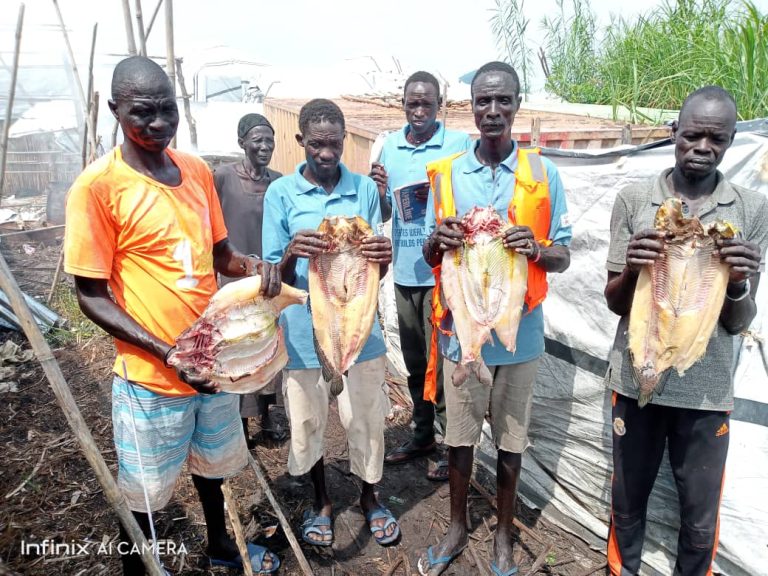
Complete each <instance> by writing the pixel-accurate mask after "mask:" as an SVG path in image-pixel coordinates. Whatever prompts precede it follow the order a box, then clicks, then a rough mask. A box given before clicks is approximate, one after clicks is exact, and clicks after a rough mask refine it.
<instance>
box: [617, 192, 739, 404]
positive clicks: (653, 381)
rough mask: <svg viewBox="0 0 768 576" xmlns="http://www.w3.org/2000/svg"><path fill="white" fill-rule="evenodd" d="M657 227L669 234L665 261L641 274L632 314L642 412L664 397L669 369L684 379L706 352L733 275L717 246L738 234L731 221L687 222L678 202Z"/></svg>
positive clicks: (667, 206) (665, 207) (670, 203)
mask: <svg viewBox="0 0 768 576" xmlns="http://www.w3.org/2000/svg"><path fill="white" fill-rule="evenodd" d="M655 228H656V229H657V230H660V231H662V232H664V233H665V234H666V238H665V242H664V256H663V257H662V258H661V259H659V260H656V261H655V262H654V263H653V264H652V265H649V266H645V267H644V268H643V269H642V270H641V271H640V276H639V277H638V279H637V287H636V288H635V295H634V299H633V301H632V309H631V311H630V314H629V351H630V356H631V359H632V367H633V370H634V373H635V376H636V378H637V382H638V385H639V388H640V395H639V397H638V404H639V405H640V407H642V406H645V405H646V404H647V403H648V401H649V400H650V399H651V398H652V397H653V394H654V393H657V394H662V393H663V391H664V384H665V383H666V379H667V376H668V373H666V372H667V370H669V369H670V368H675V369H676V370H677V373H678V374H679V375H680V376H682V375H683V374H684V373H685V371H686V370H687V369H688V368H690V367H691V366H692V365H693V364H694V362H696V361H697V360H698V359H699V358H701V357H702V356H703V355H704V353H705V352H706V349H707V343H708V342H709V338H710V336H711V335H712V331H713V330H714V329H715V325H716V324H717V321H718V318H719V317H720V310H721V308H722V306H723V301H724V297H725V290H726V288H727V286H728V274H729V270H728V265H726V264H724V263H723V262H722V261H721V260H720V258H719V257H718V255H717V253H716V249H717V246H716V244H715V241H716V239H717V238H733V237H734V236H735V234H736V229H735V228H734V227H733V226H732V225H731V224H729V223H727V222H723V221H719V220H718V221H716V222H713V223H711V224H707V225H704V224H702V223H701V221H700V220H699V219H698V218H697V217H695V216H694V217H693V218H685V217H684V216H683V213H682V204H681V202H680V200H678V199H677V198H670V199H668V200H666V201H665V202H664V203H663V204H662V205H661V206H660V207H659V209H658V211H657V212H656V220H655ZM665 373H666V374H665Z"/></svg>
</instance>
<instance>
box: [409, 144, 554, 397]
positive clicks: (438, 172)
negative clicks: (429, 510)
mask: <svg viewBox="0 0 768 576" xmlns="http://www.w3.org/2000/svg"><path fill="white" fill-rule="evenodd" d="M462 154H466V152H459V153H458V154H454V155H453V156H448V157H447V158H442V159H440V160H436V161H434V162H430V163H429V164H427V175H428V176H429V182H430V185H431V186H432V197H433V198H434V202H435V220H436V225H437V226H440V223H441V222H442V221H443V219H444V218H448V217H450V216H456V203H455V201H454V197H453V185H452V181H451V169H452V166H453V161H454V160H456V158H458V157H459V156H461V155H462ZM551 212H552V208H551V204H550V198H549V180H548V179H547V174H546V170H545V169H544V163H543V162H542V161H541V156H540V155H539V149H538V148H528V149H522V148H518V151H517V169H516V170H515V190H514V193H513V194H512V199H511V200H510V202H509V206H508V208H507V216H508V217H509V221H510V222H511V223H513V224H517V225H520V226H528V227H529V228H530V229H531V230H532V231H533V236H534V238H535V239H536V241H537V242H538V243H539V244H540V245H542V246H549V245H550V244H552V241H551V240H549V226H550V220H551ZM432 274H433V275H434V277H435V288H434V290H433V292H432V340H431V343H430V348H429V363H428V364H427V373H426V376H425V381H424V400H429V401H431V402H435V401H436V398H437V380H436V378H437V370H436V369H437V356H438V351H437V340H438V333H439V332H443V333H446V334H449V332H447V331H446V330H445V329H444V328H443V327H442V322H443V319H444V318H445V316H446V314H447V313H448V310H447V309H446V308H445V306H444V305H443V300H442V294H441V293H440V265H439V264H438V265H437V266H435V267H434V268H432ZM546 296H547V273H546V271H545V270H544V268H543V267H542V266H541V265H540V264H538V263H533V262H530V261H529V262H528V290H527V292H526V294H525V303H526V304H527V306H528V310H533V309H534V308H535V307H536V306H538V305H539V304H541V303H542V302H543V301H544V298H546Z"/></svg>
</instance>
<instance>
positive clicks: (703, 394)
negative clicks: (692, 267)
mask: <svg viewBox="0 0 768 576" xmlns="http://www.w3.org/2000/svg"><path fill="white" fill-rule="evenodd" d="M671 170H672V169H671V168H670V169H668V170H665V171H664V172H662V173H661V175H659V176H656V177H654V178H651V179H649V180H647V181H644V182H638V183H636V184H631V185H629V186H627V187H626V188H624V189H623V190H621V191H620V192H619V194H618V195H617V197H616V201H615V203H614V205H613V214H612V215H611V243H610V246H609V248H608V261H607V263H606V268H607V269H608V271H610V272H617V273H621V272H622V271H623V270H624V267H625V265H626V255H627V245H628V244H629V240H630V238H631V237H632V235H633V234H635V233H636V232H639V231H640V230H644V229H647V228H653V225H654V218H655V216H656V211H657V210H658V208H659V206H660V205H661V204H662V203H663V202H664V200H666V199H667V198H670V197H672V196H673V195H672V193H671V192H670V191H669V188H668V187H667V183H666V178H667V175H668V174H669V173H670V172H671ZM698 217H699V218H700V219H701V221H702V222H703V223H704V224H707V223H710V222H713V221H714V220H725V221H727V222H730V223H731V224H733V225H734V226H736V228H737V229H738V230H739V231H740V233H741V235H742V236H743V237H744V238H745V239H746V240H748V241H750V242H754V243H756V244H757V245H758V246H760V250H761V253H762V255H763V259H764V258H765V253H766V248H768V197H766V196H764V195H762V194H760V193H758V192H754V191H752V190H747V189H745V188H741V187H740V186H736V185H734V184H731V183H729V182H728V181H727V180H726V179H725V177H724V176H723V175H722V174H721V173H719V172H718V183H717V187H716V188H715V191H714V192H713V193H712V196H711V197H710V198H709V199H708V200H706V201H705V202H704V203H703V204H702V205H701V206H700V208H699V210H698ZM760 269H761V271H762V269H763V266H762V263H761V266H760ZM628 326H629V315H628V314H627V315H625V316H622V317H621V320H620V321H619V326H618V328H617V330H616V337H615V339H614V342H613V348H612V350H611V353H610V357H609V367H608V374H607V376H606V381H607V383H608V386H609V388H611V389H612V390H615V391H616V392H618V393H619V394H623V395H625V396H629V397H630V398H637V396H638V386H637V383H636V380H635V377H634V374H633V371H632V362H631V360H630V358H629V350H628V348H627V347H628V340H627V328H628ZM738 345H739V340H738V339H737V338H735V337H734V336H732V335H730V334H728V332H726V330H725V329H724V328H723V327H722V326H721V325H720V323H719V322H718V324H717V327H716V329H715V330H714V332H713V334H712V337H711V338H710V340H709V344H708V346H707V351H706V353H705V355H704V356H703V357H702V358H701V359H700V360H699V361H698V362H696V363H695V364H694V365H693V366H691V367H690V368H689V369H688V370H687V371H686V372H685V375H684V376H679V375H678V374H677V371H676V370H675V369H674V368H673V369H670V371H669V375H668V378H667V380H666V385H665V387H664V390H663V392H662V393H661V394H654V395H653V399H652V400H651V402H652V403H653V404H659V405H662V406H673V407H677V408H694V409H700V410H723V411H727V410H732V409H733V364H734V361H735V350H736V349H737V346H738ZM665 376H666V375H665Z"/></svg>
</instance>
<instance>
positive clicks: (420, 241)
mask: <svg viewBox="0 0 768 576" xmlns="http://www.w3.org/2000/svg"><path fill="white" fill-rule="evenodd" d="M409 131H410V126H409V125H408V124H406V125H405V126H404V127H403V129H402V130H399V131H397V132H394V133H392V134H390V135H389V136H388V137H387V139H386V140H385V141H384V147H383V149H382V151H381V157H380V159H379V162H381V163H382V164H383V165H384V168H385V169H386V171H387V180H388V182H387V184H388V186H387V200H389V202H390V204H392V249H393V252H394V254H393V255H394V268H393V271H392V272H393V274H394V279H395V283H396V284H400V285H401V286H434V285H435V279H434V277H433V276H432V269H431V268H430V267H429V265H428V264H427V263H426V262H425V261H424V257H423V256H422V254H421V247H422V246H423V245H424V240H425V239H426V238H427V236H428V235H429V234H428V232H427V228H426V225H425V221H424V218H419V219H417V220H413V221H411V222H405V221H403V219H402V216H401V214H400V211H399V210H398V209H397V203H396V202H394V199H393V198H392V190H394V189H396V188H400V187H401V186H405V185H406V184H412V183H414V182H420V181H423V180H426V179H427V168H426V165H427V163H428V162H432V161H433V160H439V159H440V158H444V157H445V156H450V155H451V154H455V153H456V152H463V151H464V150H469V148H470V146H471V145H472V139H471V138H470V137H469V136H468V135H467V134H465V133H464V132H456V131H454V130H446V129H445V127H444V126H443V125H442V123H440V122H438V123H437V131H436V132H435V133H434V134H433V135H432V138H430V139H429V140H428V141H427V142H425V143H423V144H419V145H418V146H414V145H413V144H410V143H409V142H408V140H407V139H406V138H405V136H406V134H408V132H409ZM427 202H428V204H432V196H430V197H429V200H428V201H427Z"/></svg>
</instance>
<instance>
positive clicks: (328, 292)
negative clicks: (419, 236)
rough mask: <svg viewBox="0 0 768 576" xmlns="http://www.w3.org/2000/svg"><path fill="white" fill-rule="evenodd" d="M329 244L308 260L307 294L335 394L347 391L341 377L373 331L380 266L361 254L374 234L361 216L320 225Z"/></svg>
mask: <svg viewBox="0 0 768 576" xmlns="http://www.w3.org/2000/svg"><path fill="white" fill-rule="evenodd" d="M318 231H319V232H321V233H322V234H323V235H324V236H325V239H326V240H327V241H328V242H329V243H330V246H329V248H328V250H327V251H325V252H324V253H322V254H319V255H318V256H314V257H312V258H310V260H309V298H310V309H311V311H312V326H313V327H314V331H315V350H316V351H317V356H318V358H319V360H320V364H321V366H322V368H323V378H325V380H326V381H327V382H330V383H331V393H332V394H333V395H338V394H340V393H341V391H342V390H343V389H344V382H343V378H342V375H343V374H345V373H346V372H347V370H349V368H350V367H351V366H352V364H354V362H355V360H357V357H358V355H359V354H360V352H361V351H362V349H363V346H365V343H366V341H367V340H368V336H370V334H371V328H372V327H373V321H374V318H375V317H376V310H377V307H378V295H379V265H378V264H375V263H372V262H369V261H368V260H366V259H365V257H364V256H363V254H362V252H361V244H362V241H363V240H364V239H365V238H367V237H369V236H372V235H373V231H372V230H371V227H370V226H369V225H368V223H367V222H366V221H365V220H363V219H362V218H360V217H359V216H353V217H346V216H331V217H327V218H325V219H324V220H323V221H322V222H321V223H320V226H319V227H318Z"/></svg>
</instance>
